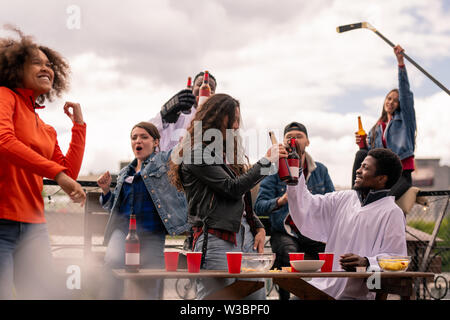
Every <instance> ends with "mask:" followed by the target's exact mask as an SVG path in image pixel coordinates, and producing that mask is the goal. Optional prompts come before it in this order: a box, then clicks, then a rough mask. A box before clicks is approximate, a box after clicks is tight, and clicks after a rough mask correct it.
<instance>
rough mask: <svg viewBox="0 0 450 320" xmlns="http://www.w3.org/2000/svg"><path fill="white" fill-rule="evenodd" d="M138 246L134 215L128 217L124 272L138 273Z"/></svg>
mask: <svg viewBox="0 0 450 320" xmlns="http://www.w3.org/2000/svg"><path fill="white" fill-rule="evenodd" d="M139 267H140V245H139V237H138V235H137V232H136V215H134V214H132V215H130V227H129V231H128V235H127V237H126V239H125V271H126V272H139Z"/></svg>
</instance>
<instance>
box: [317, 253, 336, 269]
mask: <svg viewBox="0 0 450 320" xmlns="http://www.w3.org/2000/svg"><path fill="white" fill-rule="evenodd" d="M333 258H334V254H333V253H329V252H322V253H319V260H325V262H324V264H323V266H322V268H321V269H320V271H321V272H331V271H333Z"/></svg>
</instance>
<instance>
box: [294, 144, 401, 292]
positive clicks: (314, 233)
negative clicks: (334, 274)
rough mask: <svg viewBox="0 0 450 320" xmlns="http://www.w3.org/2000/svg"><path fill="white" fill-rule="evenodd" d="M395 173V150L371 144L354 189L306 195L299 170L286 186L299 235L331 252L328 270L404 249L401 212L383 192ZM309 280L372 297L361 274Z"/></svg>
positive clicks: (348, 268) (366, 263)
mask: <svg viewBox="0 0 450 320" xmlns="http://www.w3.org/2000/svg"><path fill="white" fill-rule="evenodd" d="M297 150H300V149H299V146H298V145H297ZM302 151H303V150H301V152H302ZM401 172H402V165H401V162H400V159H399V158H398V156H397V155H396V154H395V153H393V152H392V151H390V150H389V149H373V150H370V152H369V153H368V155H367V157H366V158H365V159H364V161H363V162H362V164H361V167H360V168H359V169H358V170H357V171H356V179H355V182H354V190H346V191H339V192H332V193H327V194H325V195H312V194H311V193H310V192H309V191H308V189H307V187H306V185H305V179H304V176H303V175H301V177H300V178H299V183H298V185H297V186H288V188H287V190H288V201H289V209H290V214H291V216H292V219H293V221H294V223H295V224H296V226H297V227H298V228H299V230H300V232H301V233H302V234H303V235H305V236H307V237H310V238H312V239H316V240H317V241H322V242H325V243H326V247H325V252H332V253H334V260H333V271H340V270H345V271H354V270H355V269H356V267H358V266H363V267H369V266H370V267H378V263H377V260H376V258H377V256H380V255H401V256H405V255H406V254H407V251H406V236H405V228H406V221H405V216H404V214H403V212H402V210H401V209H400V208H399V207H398V206H397V205H396V204H395V199H394V197H393V196H389V195H388V192H389V189H390V188H391V187H392V186H393V185H394V184H395V182H396V181H397V180H398V178H399V177H400V175H401ZM310 283H311V284H312V285H314V286H316V287H317V288H319V289H320V290H322V291H324V292H326V293H327V294H329V295H330V296H332V297H334V298H336V299H373V298H374V297H375V294H374V293H372V292H369V291H368V288H367V285H366V280H365V279H355V278H313V279H312V280H311V281H310Z"/></svg>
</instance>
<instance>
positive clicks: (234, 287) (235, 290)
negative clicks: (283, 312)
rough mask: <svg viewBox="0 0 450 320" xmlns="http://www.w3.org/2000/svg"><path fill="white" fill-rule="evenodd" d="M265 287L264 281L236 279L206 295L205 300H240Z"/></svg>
mask: <svg viewBox="0 0 450 320" xmlns="http://www.w3.org/2000/svg"><path fill="white" fill-rule="evenodd" d="M263 287H264V282H262V281H248V280H236V281H235V282H233V283H232V284H230V285H229V286H226V287H225V288H223V289H221V290H218V291H215V292H213V293H211V294H210V295H208V296H206V297H205V298H204V300H240V299H243V298H245V297H247V296H248V295H250V294H252V293H253V292H255V291H257V290H259V289H261V288H263Z"/></svg>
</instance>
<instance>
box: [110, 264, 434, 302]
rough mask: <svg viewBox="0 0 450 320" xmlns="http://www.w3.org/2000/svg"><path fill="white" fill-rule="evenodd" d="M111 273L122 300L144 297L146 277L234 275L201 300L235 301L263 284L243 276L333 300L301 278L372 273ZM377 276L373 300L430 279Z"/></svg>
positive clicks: (406, 294) (408, 291) (404, 294)
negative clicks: (118, 282)
mask: <svg viewBox="0 0 450 320" xmlns="http://www.w3.org/2000/svg"><path fill="white" fill-rule="evenodd" d="M113 272H114V275H115V276H116V277H117V278H119V279H123V280H124V285H125V291H124V299H132V300H135V299H143V298H144V297H145V293H144V290H145V288H143V286H142V283H143V280H148V279H193V278H235V279H237V281H235V282H234V283H232V284H231V285H229V286H227V287H225V288H223V289H221V290H219V291H216V292H214V293H212V294H211V295H209V296H208V297H206V299H205V300H237V299H242V298H245V297H246V296H248V295H249V294H251V293H253V292H255V291H257V290H259V289H261V288H263V287H264V282H262V281H250V280H246V279H250V278H255V279H261V278H272V280H273V282H274V283H275V284H278V285H279V286H280V287H281V288H283V289H285V290H287V291H289V292H291V293H292V294H294V295H296V296H297V297H299V298H300V299H304V300H334V299H333V297H331V296H329V295H328V294H326V293H325V292H323V291H321V290H319V289H317V288H316V287H314V286H313V285H311V284H309V283H308V282H307V281H306V280H305V278H306V279H307V278H342V277H344V278H362V279H364V278H369V277H370V276H373V275H374V272H346V271H333V272H273V271H271V272H269V271H266V272H242V273H238V274H230V273H228V271H222V270H200V272H199V273H189V272H188V271H187V270H185V269H182V270H178V271H172V272H168V271H166V270H161V269H141V270H140V271H139V272H138V273H129V272H126V271H125V270H124V269H116V270H113ZM377 274H378V275H379V276H380V279H381V288H380V289H373V290H370V291H374V292H376V293H377V299H386V296H387V294H389V293H390V294H398V295H400V297H401V298H402V299H403V300H409V299H410V298H411V297H412V296H413V281H414V279H417V278H434V274H433V273H431V272H409V271H406V272H377Z"/></svg>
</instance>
